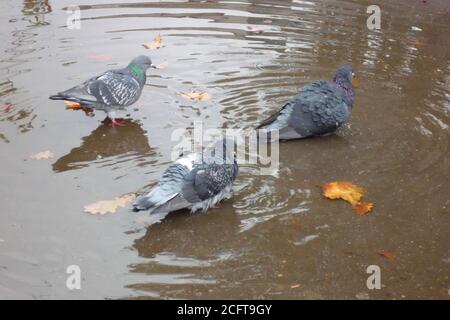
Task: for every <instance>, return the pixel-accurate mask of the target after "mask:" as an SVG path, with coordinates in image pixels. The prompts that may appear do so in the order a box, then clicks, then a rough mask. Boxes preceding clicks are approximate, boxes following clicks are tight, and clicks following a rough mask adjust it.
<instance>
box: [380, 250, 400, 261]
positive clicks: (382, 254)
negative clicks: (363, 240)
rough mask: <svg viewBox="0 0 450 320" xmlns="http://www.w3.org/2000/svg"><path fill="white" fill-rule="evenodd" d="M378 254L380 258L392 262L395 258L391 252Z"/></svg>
mask: <svg viewBox="0 0 450 320" xmlns="http://www.w3.org/2000/svg"><path fill="white" fill-rule="evenodd" d="M378 254H379V255H380V256H382V257H383V258H386V259H389V260H394V259H395V258H396V256H395V254H394V253H392V252H391V251H380V252H378Z"/></svg>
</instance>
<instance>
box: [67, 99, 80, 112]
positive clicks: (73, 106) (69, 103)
mask: <svg viewBox="0 0 450 320" xmlns="http://www.w3.org/2000/svg"><path fill="white" fill-rule="evenodd" d="M66 109H70V110H80V109H81V104H79V103H77V102H72V101H66Z"/></svg>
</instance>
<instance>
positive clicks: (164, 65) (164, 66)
mask: <svg viewBox="0 0 450 320" xmlns="http://www.w3.org/2000/svg"><path fill="white" fill-rule="evenodd" d="M168 66H169V63H168V62H167V61H164V62H163V63H160V64H158V65H157V66H155V69H165V68H167V67H168Z"/></svg>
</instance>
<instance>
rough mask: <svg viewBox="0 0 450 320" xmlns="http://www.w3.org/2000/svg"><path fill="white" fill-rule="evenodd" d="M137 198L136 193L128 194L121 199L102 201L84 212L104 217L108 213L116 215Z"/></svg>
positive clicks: (93, 204)
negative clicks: (121, 208)
mask: <svg viewBox="0 0 450 320" xmlns="http://www.w3.org/2000/svg"><path fill="white" fill-rule="evenodd" d="M135 198H136V195H135V194H134V193H130V194H126V195H124V196H121V197H116V198H114V199H112V200H101V201H97V202H95V203H92V204H89V205H87V206H85V207H84V212H86V213H90V214H99V215H104V214H107V213H115V212H116V210H117V209H118V208H119V207H125V206H126V205H127V204H128V203H129V202H131V201H133V200H134V199H135Z"/></svg>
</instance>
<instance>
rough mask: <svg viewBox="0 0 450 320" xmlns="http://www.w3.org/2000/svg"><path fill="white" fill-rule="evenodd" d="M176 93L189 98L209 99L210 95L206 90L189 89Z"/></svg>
mask: <svg viewBox="0 0 450 320" xmlns="http://www.w3.org/2000/svg"><path fill="white" fill-rule="evenodd" d="M178 95H180V96H182V97H185V98H187V99H190V100H199V101H204V100H209V99H210V96H209V94H208V93H207V92H198V91H191V92H179V93H178Z"/></svg>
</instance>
